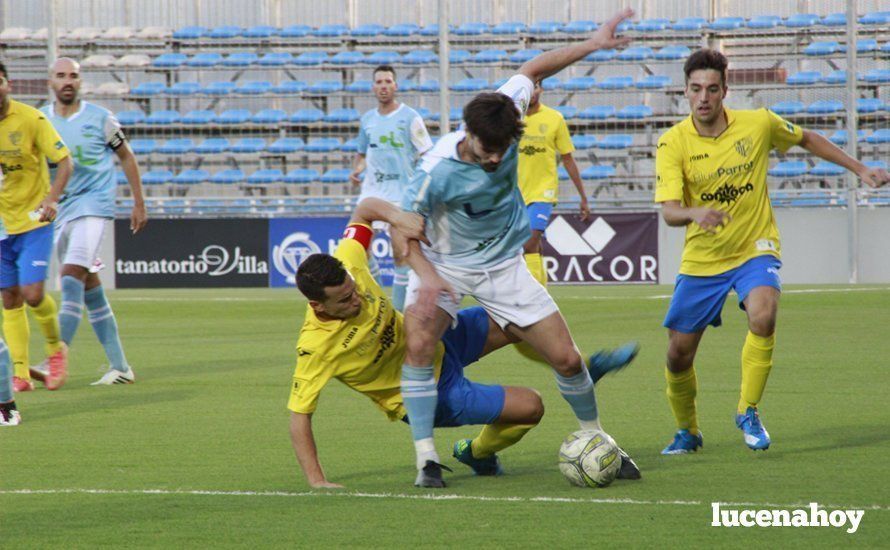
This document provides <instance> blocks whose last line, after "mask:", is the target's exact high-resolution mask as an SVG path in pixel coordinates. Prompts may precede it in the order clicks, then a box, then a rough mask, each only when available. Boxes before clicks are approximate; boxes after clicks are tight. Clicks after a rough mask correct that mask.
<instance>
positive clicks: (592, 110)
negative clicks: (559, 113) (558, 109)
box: [577, 105, 615, 120]
mask: <svg viewBox="0 0 890 550" xmlns="http://www.w3.org/2000/svg"><path fill="white" fill-rule="evenodd" d="M577 116H578V118H583V119H586V120H603V119H607V118H610V117H613V116H615V107H613V106H612V105H592V106H590V107H587V108H586V109H584V110H583V111H581V112H580V113H578V115H577Z"/></svg>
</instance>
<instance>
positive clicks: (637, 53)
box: [617, 46, 655, 61]
mask: <svg viewBox="0 0 890 550" xmlns="http://www.w3.org/2000/svg"><path fill="white" fill-rule="evenodd" d="M654 55H655V52H653V51H652V48H650V47H648V46H634V47H631V48H627V49H626V50H622V51H620V52H618V55H617V58H618V59H619V60H620V61H643V60H645V59H650V58H652V57H653V56H654Z"/></svg>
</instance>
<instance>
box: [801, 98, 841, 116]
mask: <svg viewBox="0 0 890 550" xmlns="http://www.w3.org/2000/svg"><path fill="white" fill-rule="evenodd" d="M843 110H844V104H843V103H841V102H840V101H837V100H836V99H820V100H819V101H814V102H812V103H810V104H809V105H808V106H807V113H809V114H811V115H827V114H830V113H836V112H838V111H843Z"/></svg>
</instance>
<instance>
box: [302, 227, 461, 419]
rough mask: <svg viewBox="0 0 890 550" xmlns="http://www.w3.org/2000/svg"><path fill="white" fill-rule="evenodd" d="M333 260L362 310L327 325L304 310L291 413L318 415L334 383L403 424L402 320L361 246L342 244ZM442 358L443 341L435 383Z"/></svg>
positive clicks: (352, 242)
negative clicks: (365, 398) (352, 281)
mask: <svg viewBox="0 0 890 550" xmlns="http://www.w3.org/2000/svg"><path fill="white" fill-rule="evenodd" d="M334 256H335V257H336V258H337V259H339V260H340V261H341V262H343V265H344V267H345V268H346V270H347V271H348V272H349V274H350V275H352V277H353V279H355V286H356V292H358V293H359V295H360V296H361V297H362V308H361V311H360V312H359V314H358V315H357V316H356V317H354V318H352V319H343V320H340V319H335V320H331V321H323V320H321V319H319V318H318V317H317V316H316V315H315V311H314V310H313V309H312V308H311V307H309V306H307V307H306V319H305V321H304V322H303V328H302V329H301V330H300V337H299V340H298V341H297V366H296V369H295V370H294V379H293V385H292V386H291V393H290V399H289V400H288V403H287V408H288V409H290V410H291V411H293V412H295V413H302V414H310V413H312V412H315V409H316V406H317V404H318V398H319V395H320V393H321V390H322V389H323V388H324V386H325V385H326V384H327V383H328V381H329V380H330V379H331V378H336V379H337V380H339V381H340V382H342V383H344V384H346V385H347V386H349V387H350V388H352V389H354V390H356V391H357V392H359V393H362V394H364V395H366V396H368V397H369V398H370V399H371V401H373V402H374V403H375V404H376V405H377V406H378V407H379V408H380V409H381V410H383V412H384V413H386V415H387V416H388V417H389V419H390V420H399V419H401V418H402V417H404V416H405V415H406V414H407V412H406V410H405V407H404V405H403V401H402V393H401V379H402V364H403V363H404V362H405V329H404V319H403V318H402V314H401V313H399V312H398V311H396V310H395V309H394V308H393V306H392V302H391V301H390V299H389V297H388V296H387V295H386V294H385V293H384V292H383V289H382V288H380V286H379V285H378V284H377V282H376V281H375V280H374V277H373V276H372V275H371V271H370V270H369V269H368V257H367V254H366V251H365V248H364V246H362V244H361V243H360V242H359V241H357V240H355V239H350V238H345V239H343V240H342V241H340V244H339V245H338V246H337V250H336V251H335V252H334ZM444 355H445V345H444V344H443V343H442V342H441V341H440V342H438V343H437V344H436V359H435V361H434V365H435V376H436V379H437V380H438V379H439V374H440V372H441V369H442V358H443V356H444Z"/></svg>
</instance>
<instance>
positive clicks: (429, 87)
mask: <svg viewBox="0 0 890 550" xmlns="http://www.w3.org/2000/svg"><path fill="white" fill-rule="evenodd" d="M417 91H418V92H438V91H439V81H438V80H436V79H435V78H431V79H429V80H424V81H422V82H419V83H418V84H417Z"/></svg>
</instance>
